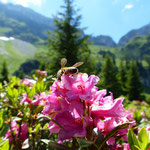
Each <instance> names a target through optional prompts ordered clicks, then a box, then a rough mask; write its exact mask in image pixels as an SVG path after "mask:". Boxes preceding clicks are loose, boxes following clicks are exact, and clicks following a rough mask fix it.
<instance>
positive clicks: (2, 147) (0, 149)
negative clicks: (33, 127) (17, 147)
mask: <svg viewBox="0 0 150 150" xmlns="http://www.w3.org/2000/svg"><path fill="white" fill-rule="evenodd" d="M0 150H9V141H8V139H5V140H3V139H0Z"/></svg>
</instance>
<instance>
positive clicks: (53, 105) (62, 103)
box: [42, 95, 69, 118]
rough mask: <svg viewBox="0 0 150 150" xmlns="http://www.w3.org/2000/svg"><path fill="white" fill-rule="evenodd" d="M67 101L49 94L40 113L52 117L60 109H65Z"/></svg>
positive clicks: (67, 105) (67, 104)
mask: <svg viewBox="0 0 150 150" xmlns="http://www.w3.org/2000/svg"><path fill="white" fill-rule="evenodd" d="M68 107H69V103H68V102H67V101H66V100H65V99H64V98H62V97H56V96H54V95H50V96H49V97H48V100H47V103H46V105H45V107H44V109H43V111H42V114H44V115H46V116H49V117H51V118H54V117H55V116H56V114H58V113H59V112H60V111H62V110H67V109H68Z"/></svg>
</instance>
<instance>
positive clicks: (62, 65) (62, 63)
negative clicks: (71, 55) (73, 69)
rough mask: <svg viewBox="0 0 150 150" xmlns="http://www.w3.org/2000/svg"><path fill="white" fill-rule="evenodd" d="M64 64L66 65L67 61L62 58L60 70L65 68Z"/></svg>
mask: <svg viewBox="0 0 150 150" xmlns="http://www.w3.org/2000/svg"><path fill="white" fill-rule="evenodd" d="M66 63H67V59H66V58H62V59H61V68H63V67H65V65H66Z"/></svg>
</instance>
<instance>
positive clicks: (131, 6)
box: [122, 4, 134, 11]
mask: <svg viewBox="0 0 150 150" xmlns="http://www.w3.org/2000/svg"><path fill="white" fill-rule="evenodd" d="M133 7H134V5H133V4H127V5H125V6H124V8H123V9H122V11H125V10H128V9H131V8H133Z"/></svg>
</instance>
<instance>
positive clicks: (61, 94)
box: [36, 73, 133, 150]
mask: <svg viewBox="0 0 150 150" xmlns="http://www.w3.org/2000/svg"><path fill="white" fill-rule="evenodd" d="M98 81H99V78H98V77H97V76H95V75H91V76H89V77H88V75H87V74H82V73H78V74H74V75H67V74H66V75H65V74H63V75H62V76H61V80H55V82H54V83H53V85H52V86H51V87H50V95H48V96H45V99H46V103H45V104H43V105H45V106H44V109H43V111H42V114H44V115H46V116H49V117H51V118H52V119H53V121H52V120H51V121H50V122H49V131H50V133H51V134H52V133H57V134H58V137H59V139H58V140H59V141H60V142H61V141H63V140H70V139H71V138H72V137H89V136H90V132H91V130H93V129H97V130H98V131H100V132H102V134H103V135H106V134H107V133H109V132H110V131H111V130H113V129H114V128H116V127H117V126H119V125H121V124H122V123H126V122H129V121H131V120H132V118H133V116H132V115H131V114H130V113H128V112H125V111H124V108H123V105H122V102H123V98H118V99H115V100H114V98H113V94H112V93H110V96H106V94H107V91H106V90H99V91H98V88H97V87H96V86H95V85H96V84H97V83H98ZM39 97H40V95H38V96H37V97H36V100H37V101H36V102H37V103H38V100H39V99H40V98H39ZM41 97H42V96H41ZM43 97H44V96H43ZM43 99H44V98H43ZM127 131H128V129H123V130H119V131H118V132H117V135H118V136H119V135H125V134H127ZM92 132H93V131H92ZM92 132H91V133H92ZM95 134H96V133H95ZM123 138H124V139H125V140H126V136H124V137H123ZM107 144H108V145H113V146H114V145H115V138H114V137H112V138H110V139H109V140H108V141H107ZM121 148H122V147H121ZM117 149H118V150H119V145H118V148H117Z"/></svg>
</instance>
